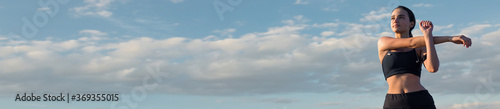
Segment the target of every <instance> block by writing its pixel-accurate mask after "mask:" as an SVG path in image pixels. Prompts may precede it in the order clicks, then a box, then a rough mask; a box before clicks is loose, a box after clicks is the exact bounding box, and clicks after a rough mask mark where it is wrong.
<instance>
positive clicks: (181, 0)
mask: <svg viewBox="0 0 500 109" xmlns="http://www.w3.org/2000/svg"><path fill="white" fill-rule="evenodd" d="M170 2H172V3H181V2H184V0H170Z"/></svg>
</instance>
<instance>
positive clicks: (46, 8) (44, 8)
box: [37, 7, 50, 11]
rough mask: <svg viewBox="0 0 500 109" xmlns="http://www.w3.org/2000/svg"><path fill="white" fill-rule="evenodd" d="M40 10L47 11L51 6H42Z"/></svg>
mask: <svg viewBox="0 0 500 109" xmlns="http://www.w3.org/2000/svg"><path fill="white" fill-rule="evenodd" d="M37 10H38V11H46V10H50V8H49V7H41V8H38V9H37Z"/></svg>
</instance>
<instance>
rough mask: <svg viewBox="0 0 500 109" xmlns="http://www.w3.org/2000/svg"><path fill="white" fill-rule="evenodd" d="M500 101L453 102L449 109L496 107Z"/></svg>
mask: <svg viewBox="0 0 500 109" xmlns="http://www.w3.org/2000/svg"><path fill="white" fill-rule="evenodd" d="M498 107H500V102H492V103H480V102H478V103H466V104H454V105H452V106H451V107H450V108H449V109H498Z"/></svg>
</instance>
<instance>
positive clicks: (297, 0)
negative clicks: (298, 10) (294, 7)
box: [293, 0, 309, 5]
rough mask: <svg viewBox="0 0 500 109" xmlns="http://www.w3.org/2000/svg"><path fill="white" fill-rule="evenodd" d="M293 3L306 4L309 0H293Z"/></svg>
mask: <svg viewBox="0 0 500 109" xmlns="http://www.w3.org/2000/svg"><path fill="white" fill-rule="evenodd" d="M293 4H298V5H306V4H309V2H307V1H302V0H295V3H293Z"/></svg>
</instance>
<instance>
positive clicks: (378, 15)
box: [359, 7, 391, 22]
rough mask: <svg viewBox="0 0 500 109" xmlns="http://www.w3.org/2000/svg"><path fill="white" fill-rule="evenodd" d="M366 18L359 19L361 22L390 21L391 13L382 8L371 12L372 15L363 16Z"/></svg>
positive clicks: (365, 14)
mask: <svg viewBox="0 0 500 109" xmlns="http://www.w3.org/2000/svg"><path fill="white" fill-rule="evenodd" d="M362 15H363V16H364V17H363V18H361V19H359V21H362V22H366V21H378V20H389V18H390V16H391V12H390V11H388V9H387V8H386V7H382V8H380V9H379V10H377V11H370V13H364V14H362Z"/></svg>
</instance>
